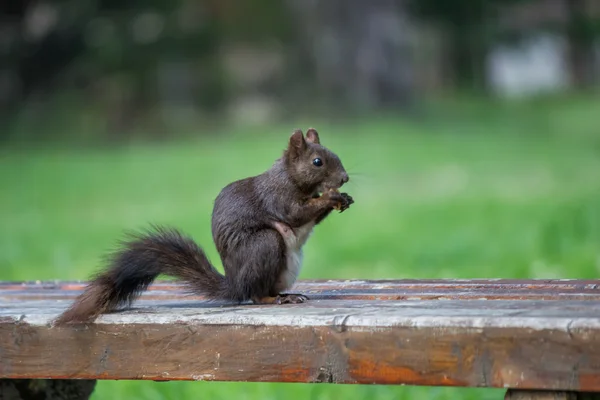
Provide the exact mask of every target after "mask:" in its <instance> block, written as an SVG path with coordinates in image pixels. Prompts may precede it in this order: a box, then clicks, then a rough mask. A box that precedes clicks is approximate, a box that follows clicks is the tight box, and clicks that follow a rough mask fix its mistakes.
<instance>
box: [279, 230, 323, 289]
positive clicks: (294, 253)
mask: <svg viewBox="0 0 600 400" xmlns="http://www.w3.org/2000/svg"><path fill="white" fill-rule="evenodd" d="M314 226H315V224H314V222H310V223H308V224H306V225H303V226H301V227H299V228H296V229H294V235H290V236H288V237H285V238H284V239H285V245H286V256H287V259H286V261H287V265H286V268H285V270H284V271H283V272H282V273H281V276H280V277H279V280H278V282H277V283H278V285H277V286H278V288H277V289H278V291H280V292H282V291H284V290H287V289H289V288H291V287H292V286H293V285H294V283H295V282H296V279H297V278H298V275H299V274H300V269H302V261H303V258H304V255H303V253H302V247H303V246H304V244H305V243H306V241H307V240H308V238H309V237H310V235H311V233H312V231H313V228H314Z"/></svg>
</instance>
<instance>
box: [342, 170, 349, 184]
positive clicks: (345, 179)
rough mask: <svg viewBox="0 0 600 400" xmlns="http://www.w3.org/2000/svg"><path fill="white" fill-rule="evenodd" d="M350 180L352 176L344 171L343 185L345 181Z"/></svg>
mask: <svg viewBox="0 0 600 400" xmlns="http://www.w3.org/2000/svg"><path fill="white" fill-rule="evenodd" d="M349 180H350V177H349V176H348V174H347V173H345V172H344V173H343V174H342V185H343V184H344V183H346V182H348V181H349Z"/></svg>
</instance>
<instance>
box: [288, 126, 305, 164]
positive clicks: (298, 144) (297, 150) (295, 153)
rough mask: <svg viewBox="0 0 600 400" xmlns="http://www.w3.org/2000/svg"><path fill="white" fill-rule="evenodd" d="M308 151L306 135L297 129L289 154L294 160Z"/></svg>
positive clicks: (292, 138)
mask: <svg viewBox="0 0 600 400" xmlns="http://www.w3.org/2000/svg"><path fill="white" fill-rule="evenodd" d="M305 149H306V141H304V134H303V133H302V131H301V130H300V129H296V130H295V131H294V133H292V136H291V137H290V145H289V147H288V152H289V154H290V156H291V157H292V158H296V157H299V156H300V155H301V154H302V153H303V152H304V150H305Z"/></svg>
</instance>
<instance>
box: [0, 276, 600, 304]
mask: <svg viewBox="0 0 600 400" xmlns="http://www.w3.org/2000/svg"><path fill="white" fill-rule="evenodd" d="M84 285H85V282H24V283H12V282H0V299H8V298H12V299H24V300H25V299H35V298H39V299H42V298H44V299H45V298H54V299H72V298H74V297H75V296H77V295H78V294H79V293H80V292H81V291H82V290H83V287H84ZM293 291H297V292H301V293H305V294H307V295H308V296H309V297H311V298H313V299H321V300H326V299H329V300H333V299H347V300H428V299H429V300H433V299H488V300H495V299H506V300H509V299H513V300H529V299H538V300H600V281H592V280H523V281H517V280H501V279H498V280H379V281H369V282H365V281H356V280H355V281H327V280H320V281H301V282H299V283H298V284H297V285H296V287H295V288H294V289H293ZM184 293H185V291H184V287H183V285H181V284H179V283H174V282H168V281H167V282H165V281H162V282H157V283H155V284H153V285H151V286H150V288H149V289H148V291H147V292H146V293H144V297H145V298H148V299H157V300H158V299H165V298H169V297H172V296H176V297H181V296H182V295H183V294H184ZM188 296H189V299H193V300H204V299H205V298H204V297H203V296H198V295H193V296H192V295H188Z"/></svg>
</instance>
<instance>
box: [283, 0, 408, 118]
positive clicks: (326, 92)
mask: <svg viewBox="0 0 600 400" xmlns="http://www.w3.org/2000/svg"><path fill="white" fill-rule="evenodd" d="M288 3H289V5H290V7H291V8H292V11H294V14H295V19H296V27H297V31H298V35H297V38H298V40H299V41H300V47H301V48H302V49H303V52H304V53H305V56H304V57H302V58H301V59H300V60H299V61H298V62H299V63H300V66H298V68H302V69H304V71H306V68H307V67H309V68H310V70H311V72H312V73H313V74H314V75H315V77H316V85H317V92H318V93H319V96H320V97H321V96H322V98H323V99H324V100H325V101H327V102H328V103H332V104H336V105H338V106H342V107H344V108H346V107H350V108H352V109H355V110H374V109H382V108H387V109H390V108H391V109H397V110H401V109H405V108H407V107H409V106H410V105H411V104H412V101H413V97H414V91H413V48H412V44H413V29H414V28H413V26H412V24H411V21H410V20H409V18H408V15H407V13H406V10H405V7H404V1H402V0H371V1H364V0H288ZM307 64H308V65H307Z"/></svg>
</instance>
